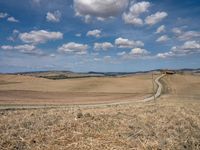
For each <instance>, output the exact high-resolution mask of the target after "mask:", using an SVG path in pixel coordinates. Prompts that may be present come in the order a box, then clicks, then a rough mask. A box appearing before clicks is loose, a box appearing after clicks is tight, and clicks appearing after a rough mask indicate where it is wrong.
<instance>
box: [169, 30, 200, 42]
mask: <svg viewBox="0 0 200 150" xmlns="http://www.w3.org/2000/svg"><path fill="white" fill-rule="evenodd" d="M172 32H173V33H174V34H175V36H176V37H177V38H178V40H180V41H188V40H193V39H195V38H199V37H200V32H198V31H183V30H182V28H181V27H179V28H178V27H175V28H173V29H172Z"/></svg>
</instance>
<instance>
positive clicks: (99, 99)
mask: <svg viewBox="0 0 200 150" xmlns="http://www.w3.org/2000/svg"><path fill="white" fill-rule="evenodd" d="M151 94H152V80H151V74H143V75H133V76H126V77H90V78H78V79H64V80H50V79H44V78H36V77H31V76H23V75H0V103H1V104H5V103H8V104H11V103H12V104H13V103H14V104H26V103H28V104H63V103H65V104H71V103H73V104H75V103H76V104H82V103H103V102H112V101H115V102H116V101H123V100H127V99H131V100H136V99H139V98H140V99H143V98H144V97H147V96H150V95H151Z"/></svg>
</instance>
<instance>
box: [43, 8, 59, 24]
mask: <svg viewBox="0 0 200 150" xmlns="http://www.w3.org/2000/svg"><path fill="white" fill-rule="evenodd" d="M60 18H61V12H60V11H59V10H56V11H54V12H47V15H46V20H47V21H48V22H60Z"/></svg>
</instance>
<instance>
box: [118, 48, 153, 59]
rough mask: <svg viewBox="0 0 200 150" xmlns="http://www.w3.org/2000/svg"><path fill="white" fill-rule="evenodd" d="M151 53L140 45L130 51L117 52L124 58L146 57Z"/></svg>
mask: <svg viewBox="0 0 200 150" xmlns="http://www.w3.org/2000/svg"><path fill="white" fill-rule="evenodd" d="M149 54H150V52H149V51H147V50H146V49H142V48H139V47H137V48H133V49H132V50H131V51H130V52H129V53H126V52H125V51H123V52H119V53H117V55H118V56H121V57H122V58H123V59H134V58H146V57H147V56H149Z"/></svg>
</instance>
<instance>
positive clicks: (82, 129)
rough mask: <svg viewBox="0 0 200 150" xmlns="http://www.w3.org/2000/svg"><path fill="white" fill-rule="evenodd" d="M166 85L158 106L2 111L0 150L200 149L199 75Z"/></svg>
mask: <svg viewBox="0 0 200 150" xmlns="http://www.w3.org/2000/svg"><path fill="white" fill-rule="evenodd" d="M162 80H163V81H162V82H164V83H165V89H164V91H163V95H162V96H161V97H160V98H159V99H158V100H157V101H156V102H153V101H151V102H148V103H131V104H124V105H113V106H104V107H101V106H100V107H97V106H96V107H94V106H90V107H89V106H88V107H78V106H71V107H66V108H53V109H29V110H0V149H2V150H8V149H9V150H10V149H20V150H35V149H38V150H52V149H70V150H77V149H79V150H85V149H91V150H102V149H116V150H146V149H147V150H151V149H152V150H154V149H155V150H158V149H159V150H199V149H200V97H198V91H199V81H200V76H191V75H184V76H182V75H173V76H166V77H164V78H163V79H162ZM184 81H186V82H184ZM194 85H197V86H194ZM187 87H188V90H187ZM182 94H183V95H184V98H182V96H181V95H182ZM193 95H195V96H194V97H195V98H194V97H193ZM179 96H180V97H179Z"/></svg>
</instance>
